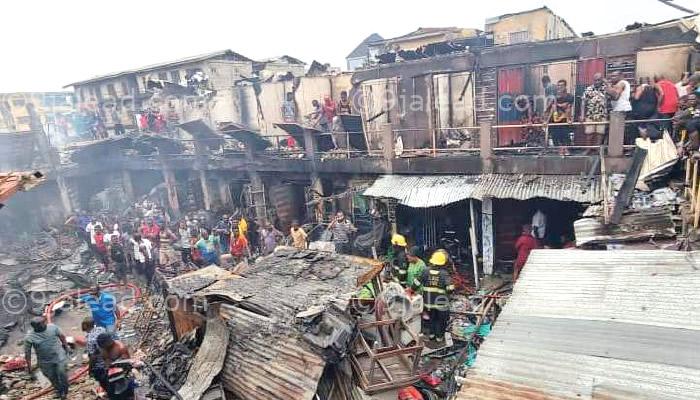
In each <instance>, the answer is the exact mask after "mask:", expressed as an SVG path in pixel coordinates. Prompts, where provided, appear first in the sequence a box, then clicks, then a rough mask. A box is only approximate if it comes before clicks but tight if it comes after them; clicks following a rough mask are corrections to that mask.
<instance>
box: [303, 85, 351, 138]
mask: <svg viewBox="0 0 700 400" xmlns="http://www.w3.org/2000/svg"><path fill="white" fill-rule="evenodd" d="M311 106H312V111H311V113H309V114H307V115H306V120H307V123H308V124H309V125H310V126H312V127H314V128H317V129H319V130H321V131H322V132H331V128H332V127H333V124H338V120H337V118H336V117H337V116H338V115H344V114H352V104H351V102H350V98H349V97H348V92H347V91H345V90H343V91H341V92H340V98H339V99H338V100H337V101H335V100H333V99H332V98H331V97H330V96H324V98H323V103H321V102H320V101H318V100H315V99H314V100H313V101H312V102H311Z"/></svg>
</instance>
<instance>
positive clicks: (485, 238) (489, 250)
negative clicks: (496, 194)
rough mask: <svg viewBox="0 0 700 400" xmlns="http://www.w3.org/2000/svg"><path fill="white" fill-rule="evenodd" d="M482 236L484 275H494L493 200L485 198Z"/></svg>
mask: <svg viewBox="0 0 700 400" xmlns="http://www.w3.org/2000/svg"><path fill="white" fill-rule="evenodd" d="M481 234H482V252H481V254H482V256H483V261H484V263H483V264H484V274H485V275H491V274H493V266H494V264H495V254H494V236H495V235H494V227H493V199H492V198H490V197H485V198H484V199H483V200H482V201H481Z"/></svg>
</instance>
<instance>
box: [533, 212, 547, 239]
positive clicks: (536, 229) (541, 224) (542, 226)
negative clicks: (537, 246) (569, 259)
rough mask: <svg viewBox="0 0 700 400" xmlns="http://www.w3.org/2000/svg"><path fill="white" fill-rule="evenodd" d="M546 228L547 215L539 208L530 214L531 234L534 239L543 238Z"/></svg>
mask: <svg viewBox="0 0 700 400" xmlns="http://www.w3.org/2000/svg"><path fill="white" fill-rule="evenodd" d="M546 229H547V216H546V215H545V214H544V213H543V212H542V211H540V210H537V212H536V213H535V215H533V216H532V236H533V237H534V238H535V239H539V240H543V239H544V235H545V233H546V232H545V231H546Z"/></svg>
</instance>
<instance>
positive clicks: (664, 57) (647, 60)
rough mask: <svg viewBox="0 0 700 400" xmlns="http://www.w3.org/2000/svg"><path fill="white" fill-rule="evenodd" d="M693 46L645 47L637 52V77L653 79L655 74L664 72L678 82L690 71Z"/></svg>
mask: <svg viewBox="0 0 700 400" xmlns="http://www.w3.org/2000/svg"><path fill="white" fill-rule="evenodd" d="M692 50H693V48H692V46H687V45H671V46H663V47H656V48H650V49H643V50H641V51H639V52H638V53H637V78H650V79H653V78H654V75H658V74H663V75H664V76H665V77H666V78H667V79H669V80H671V81H673V82H676V81H677V80H678V79H680V77H681V76H682V74H683V73H684V72H686V71H688V63H689V61H690V54H691V52H692Z"/></svg>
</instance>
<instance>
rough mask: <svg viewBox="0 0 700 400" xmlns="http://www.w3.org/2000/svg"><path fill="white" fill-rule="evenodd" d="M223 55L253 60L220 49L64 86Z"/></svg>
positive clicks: (241, 59) (240, 59)
mask: <svg viewBox="0 0 700 400" xmlns="http://www.w3.org/2000/svg"><path fill="white" fill-rule="evenodd" d="M222 57H231V58H234V59H236V60H238V61H252V60H251V59H249V58H248V57H245V56H243V55H241V54H239V53H236V52H234V51H232V50H228V49H227V50H220V51H215V52H212V53H206V54H199V55H196V56H189V57H184V58H180V59H178V60H174V61H168V62H164V63H158V64H152V65H147V66H145V67H141V68H137V69H131V70H126V71H121V72H115V73H111V74H106V75H100V76H96V77H93V78H90V79H86V80H83V81H78V82H73V83H69V84H67V85H66V86H64V88H67V87H69V86H76V85H84V84H87V83H94V82H99V81H102V80H105V79H114V78H119V77H121V76H125V75H131V74H137V73H143V72H148V71H152V70H155V69H166V68H171V67H175V66H179V65H183V64H189V63H195V62H201V61H207V60H210V59H218V58H222Z"/></svg>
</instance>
